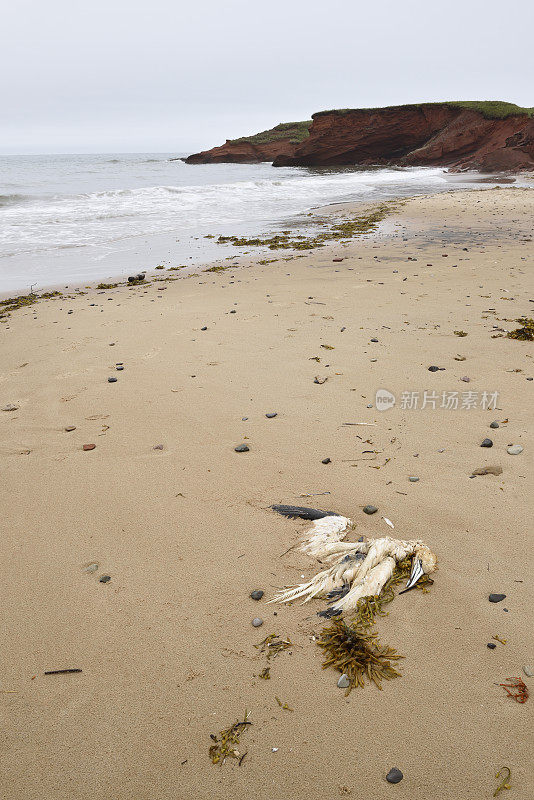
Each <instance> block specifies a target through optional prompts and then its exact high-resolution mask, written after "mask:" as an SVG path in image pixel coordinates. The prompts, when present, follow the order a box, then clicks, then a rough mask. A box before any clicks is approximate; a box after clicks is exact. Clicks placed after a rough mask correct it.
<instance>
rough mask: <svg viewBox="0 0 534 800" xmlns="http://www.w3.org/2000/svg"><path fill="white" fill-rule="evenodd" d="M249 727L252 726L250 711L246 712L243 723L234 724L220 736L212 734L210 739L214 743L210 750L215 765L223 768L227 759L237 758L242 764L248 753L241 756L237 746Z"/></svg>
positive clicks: (220, 733)
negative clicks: (249, 716)
mask: <svg viewBox="0 0 534 800" xmlns="http://www.w3.org/2000/svg"><path fill="white" fill-rule="evenodd" d="M248 725H252V722H249V720H248V711H246V710H245V718H244V720H243V721H242V722H234V724H233V725H232V726H231V727H230V728H226V729H225V730H223V731H220V732H219V735H218V736H215V734H213V733H212V734H210V738H211V739H212V741H213V742H214V743H213V744H212V745H211V747H210V749H209V755H210V758H211V760H212V763H213V764H220V765H221V766H222V765H223V764H224V762H225V761H226V759H227V758H237V759H238V760H239V763H240V764H241V762H242V760H243V759H244V757H245V756H246V752H245V753H243V754H241V753H240V752H239V750H238V749H237V745H238V744H239V739H240V737H241V734H242V733H243V731H245V730H246V729H247V726H248Z"/></svg>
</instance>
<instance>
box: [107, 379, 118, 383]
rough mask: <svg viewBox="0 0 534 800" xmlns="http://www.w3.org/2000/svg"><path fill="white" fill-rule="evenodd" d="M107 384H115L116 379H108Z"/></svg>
mask: <svg viewBox="0 0 534 800" xmlns="http://www.w3.org/2000/svg"><path fill="white" fill-rule="evenodd" d="M108 383H117V378H108Z"/></svg>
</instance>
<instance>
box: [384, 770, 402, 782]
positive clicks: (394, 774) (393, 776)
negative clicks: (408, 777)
mask: <svg viewBox="0 0 534 800" xmlns="http://www.w3.org/2000/svg"><path fill="white" fill-rule="evenodd" d="M403 778H404V775H403V774H402V772H401V771H400V769H398V768H397V767H393V769H390V771H389V772H388V774H387V775H386V780H387V782H388V783H400V782H401V780H402V779H403Z"/></svg>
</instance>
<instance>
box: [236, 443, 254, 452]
mask: <svg viewBox="0 0 534 800" xmlns="http://www.w3.org/2000/svg"><path fill="white" fill-rule="evenodd" d="M249 449H250V448H249V446H248V445H246V444H238V445H237V447H234V450H235V451H236V453H248V451H249Z"/></svg>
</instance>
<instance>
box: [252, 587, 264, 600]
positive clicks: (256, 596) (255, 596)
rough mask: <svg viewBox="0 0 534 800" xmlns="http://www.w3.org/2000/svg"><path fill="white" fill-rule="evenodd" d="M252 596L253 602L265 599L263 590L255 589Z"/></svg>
mask: <svg viewBox="0 0 534 800" xmlns="http://www.w3.org/2000/svg"><path fill="white" fill-rule="evenodd" d="M250 596H251V597H252V599H253V600H261V598H262V597H263V589H254V591H253V592H251V593H250Z"/></svg>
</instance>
